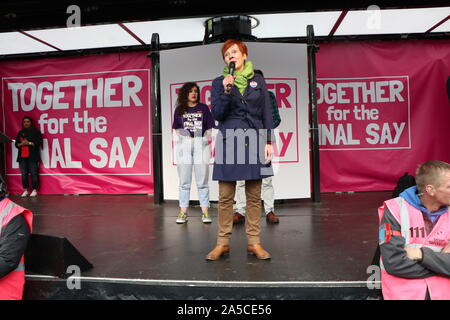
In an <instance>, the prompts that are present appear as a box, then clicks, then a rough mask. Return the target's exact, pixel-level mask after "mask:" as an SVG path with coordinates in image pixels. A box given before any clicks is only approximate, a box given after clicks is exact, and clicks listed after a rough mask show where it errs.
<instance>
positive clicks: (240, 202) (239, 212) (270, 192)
mask: <svg viewBox="0 0 450 320" xmlns="http://www.w3.org/2000/svg"><path fill="white" fill-rule="evenodd" d="M255 73H257V74H260V75H261V76H262V77H264V74H263V72H262V71H261V70H255ZM269 96H270V102H271V104H272V118H273V127H274V128H277V127H278V126H279V125H280V122H281V118H280V112H279V111H278V104H277V99H276V97H275V94H274V93H273V92H272V91H270V90H269ZM261 197H262V199H263V203H264V213H265V216H266V221H267V223H279V222H280V219H279V218H278V217H277V215H276V214H275V191H274V188H273V183H272V177H267V178H264V179H262V195H261ZM246 202H247V200H246V197H245V181H237V182H236V208H235V210H234V211H235V212H234V215H233V224H240V223H243V222H244V221H245V212H246V210H245V209H246Z"/></svg>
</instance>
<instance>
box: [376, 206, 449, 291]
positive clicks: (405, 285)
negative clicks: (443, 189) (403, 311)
mask: <svg viewBox="0 0 450 320" xmlns="http://www.w3.org/2000/svg"><path fill="white" fill-rule="evenodd" d="M386 206H387V207H388V209H389V211H390V212H391V213H392V214H393V216H394V217H395V219H396V220H397V221H398V222H399V223H400V225H401V234H402V236H403V237H404V238H405V240H406V246H407V247H412V248H421V247H428V248H430V249H432V250H433V251H435V252H440V251H441V250H442V248H443V247H445V246H446V245H447V244H448V242H449V240H450V213H449V211H448V210H447V212H445V213H443V214H442V215H441V216H440V218H439V220H438V222H437V223H436V225H435V226H434V228H433V230H432V231H431V232H430V234H429V235H428V236H427V235H426V230H425V223H424V221H423V214H422V212H421V211H420V210H418V209H416V208H414V207H413V206H412V205H410V204H409V203H408V202H407V201H406V200H405V199H403V198H401V197H398V198H395V199H390V200H388V201H385V202H384V203H383V205H382V206H381V207H380V208H378V217H379V219H380V223H381V219H382V218H383V214H384V209H385V208H386ZM380 266H381V289H382V292H383V298H384V299H385V300H424V299H425V296H426V292H427V288H428V291H429V293H430V297H431V299H432V300H450V278H447V277H443V276H432V277H429V278H425V279H406V278H400V277H396V276H394V275H391V274H389V273H387V272H386V270H385V268H384V266H383V261H382V259H381V257H380Z"/></svg>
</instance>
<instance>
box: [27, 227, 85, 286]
mask: <svg viewBox="0 0 450 320" xmlns="http://www.w3.org/2000/svg"><path fill="white" fill-rule="evenodd" d="M72 265H75V266H78V267H79V268H80V272H84V271H86V270H89V269H91V268H93V265H92V264H91V263H90V262H89V261H88V260H87V259H86V258H85V257H84V256H83V255H82V254H81V253H80V252H79V251H78V250H77V249H76V248H75V247H74V246H73V245H72V244H71V243H70V241H69V240H67V239H66V238H61V237H55V236H49V235H42V234H31V236H30V239H29V240H28V246H27V249H26V251H25V269H26V271H27V272H35V273H40V274H44V275H51V276H57V277H60V278H63V279H66V278H68V277H69V276H71V275H72V273H67V268H68V267H69V266H72Z"/></svg>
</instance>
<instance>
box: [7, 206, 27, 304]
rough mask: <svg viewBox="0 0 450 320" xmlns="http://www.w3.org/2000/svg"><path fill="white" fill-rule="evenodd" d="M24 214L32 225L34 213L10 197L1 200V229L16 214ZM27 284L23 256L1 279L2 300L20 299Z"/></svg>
mask: <svg viewBox="0 0 450 320" xmlns="http://www.w3.org/2000/svg"><path fill="white" fill-rule="evenodd" d="M19 214H22V215H23V217H24V218H25V221H26V222H27V223H28V226H29V227H30V233H31V227H32V223H33V214H32V213H31V211H30V210H28V209H25V208H22V207H21V206H19V205H17V204H15V203H14V202H12V201H11V200H9V199H8V198H6V199H3V200H2V201H0V221H1V229H0V234H1V230H2V229H3V228H4V227H5V226H6V225H7V224H8V223H9V222H10V221H11V220H12V219H13V218H14V217H16V216H18V215H19ZM24 284H25V259H24V257H23V256H22V258H21V259H20V263H19V265H18V266H17V268H16V269H15V270H13V271H11V272H10V273H8V274H7V275H6V276H4V277H3V278H1V279H0V300H20V299H22V295H23V287H24Z"/></svg>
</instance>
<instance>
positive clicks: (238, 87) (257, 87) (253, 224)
mask: <svg viewBox="0 0 450 320" xmlns="http://www.w3.org/2000/svg"><path fill="white" fill-rule="evenodd" d="M247 56H248V50H247V46H246V45H245V43H243V42H241V41H238V40H228V41H226V42H225V43H224V44H223V47H222V58H223V60H224V62H225V65H226V66H225V68H224V71H223V75H222V76H220V77H218V78H216V79H214V81H213V83H212V91H211V98H212V109H211V112H212V114H213V117H214V119H215V120H217V121H218V122H219V125H218V129H219V131H218V134H217V140H216V155H215V161H214V169H213V180H217V181H219V214H218V220H217V221H218V234H217V244H216V247H215V248H214V249H213V250H212V251H211V252H210V253H209V254H208V255H207V256H206V260H217V259H219V258H220V257H221V256H222V255H224V254H226V253H228V252H229V251H230V237H231V231H232V227H233V202H234V195H235V191H236V181H239V180H245V192H246V196H247V210H248V212H247V219H246V226H245V227H246V233H247V240H248V246H247V251H248V252H249V253H252V254H255V255H256V257H257V258H258V259H270V254H269V253H268V252H267V251H265V250H264V249H263V247H262V246H261V242H260V223H259V221H260V216H261V180H262V179H263V178H265V177H269V176H272V175H273V170H272V167H271V162H270V161H271V160H272V156H273V149H272V144H271V142H272V134H271V130H272V129H273V121H272V107H271V103H270V98H269V93H268V91H267V88H266V83H265V82H264V78H263V77H262V76H260V75H259V74H255V72H254V69H253V64H252V62H251V61H249V60H247ZM230 63H233V64H234V72H233V73H232V74H230V69H232V67H231V68H230ZM231 71H233V70H231Z"/></svg>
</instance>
